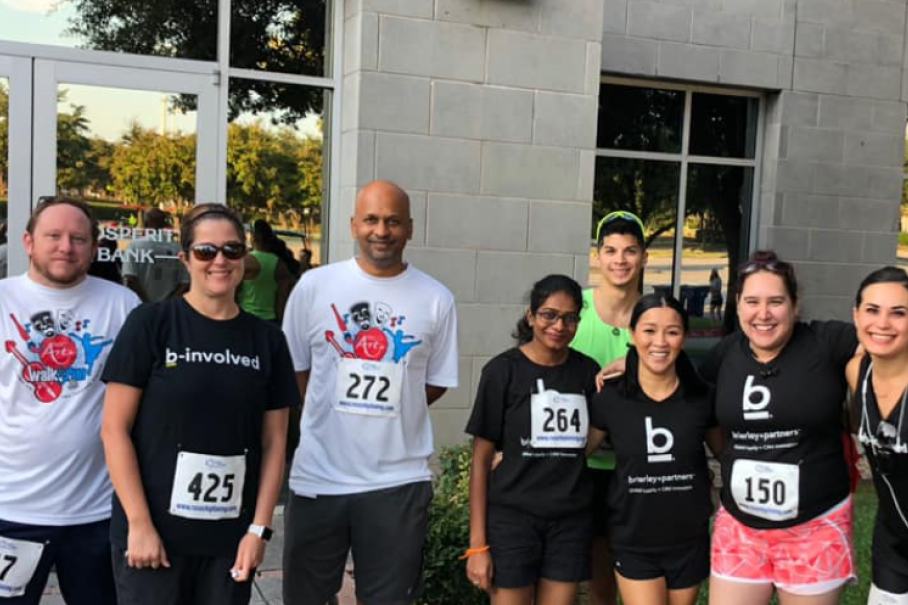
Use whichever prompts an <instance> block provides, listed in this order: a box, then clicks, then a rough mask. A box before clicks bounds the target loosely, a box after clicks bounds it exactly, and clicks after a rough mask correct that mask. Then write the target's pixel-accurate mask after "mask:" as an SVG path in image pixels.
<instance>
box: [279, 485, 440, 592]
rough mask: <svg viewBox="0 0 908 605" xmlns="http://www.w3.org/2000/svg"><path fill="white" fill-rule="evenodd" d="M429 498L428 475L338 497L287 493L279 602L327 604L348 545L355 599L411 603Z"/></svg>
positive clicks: (338, 584)
mask: <svg viewBox="0 0 908 605" xmlns="http://www.w3.org/2000/svg"><path fill="white" fill-rule="evenodd" d="M431 501H432V484H431V482H429V481H421V482H418V483H409V484H407V485H401V486H398V487H392V488H388V489H383V490H378V491H374V492H364V493H360V494H346V495H342V496H319V497H317V498H304V497H302V496H297V495H295V494H292V495H291V496H290V501H289V503H288V505H287V510H286V513H285V517H284V530H285V537H284V603H286V605H324V604H325V603H326V602H328V601H329V599H330V598H331V597H333V596H334V595H335V594H337V592H338V591H340V588H341V583H342V581H343V573H344V565H345V563H346V561H347V552H348V551H349V550H351V549H352V550H353V561H354V564H355V566H356V598H357V599H358V600H360V601H363V602H364V603H367V605H408V604H409V603H412V602H414V601H415V600H416V599H417V598H418V597H419V594H420V592H421V591H422V563H423V546H424V544H425V538H426V528H427V526H428V521H429V504H430V503H431Z"/></svg>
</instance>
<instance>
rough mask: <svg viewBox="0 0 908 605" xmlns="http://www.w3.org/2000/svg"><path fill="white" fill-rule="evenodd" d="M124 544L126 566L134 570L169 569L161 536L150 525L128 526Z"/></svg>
mask: <svg viewBox="0 0 908 605" xmlns="http://www.w3.org/2000/svg"><path fill="white" fill-rule="evenodd" d="M126 544H127V546H126V553H125V556H126V564H127V565H128V566H130V567H135V568H136V569H144V568H146V567H150V568H152V569H157V568H158V567H170V561H169V560H168V559H167V551H165V550H164V543H163V542H161V536H159V535H158V531H157V530H156V529H155V528H154V525H152V524H151V523H140V524H137V525H132V524H130V526H129V537H128V538H127V541H126Z"/></svg>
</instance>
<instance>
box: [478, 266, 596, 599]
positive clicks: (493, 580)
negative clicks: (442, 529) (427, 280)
mask: <svg viewBox="0 0 908 605" xmlns="http://www.w3.org/2000/svg"><path fill="white" fill-rule="evenodd" d="M582 304H583V295H582V292H581V289H580V285H579V284H578V283H577V282H575V281H574V280H573V279H571V278H569V277H566V276H564V275H549V276H548V277H545V278H543V279H542V280H540V281H538V282H537V283H536V284H534V286H533V290H532V292H531V294H530V305H529V308H527V310H526V313H525V314H524V316H523V317H522V318H521V319H520V321H519V322H518V324H517V332H516V333H515V337H516V338H517V342H518V346H517V347H515V348H513V349H509V350H507V351H505V352H504V353H501V354H500V355H498V356H497V357H495V358H493V359H492V360H491V361H489V363H487V364H486V366H485V367H484V368H483V371H482V378H481V379H480V383H479V389H478V392H477V395H476V403H475V405H474V407H473V414H472V416H471V417H470V421H469V424H468V425H467V432H468V433H470V434H471V435H473V464H472V469H471V474H470V545H469V549H468V550H467V552H466V553H465V557H466V558H467V559H468V562H467V577H468V578H469V579H470V580H471V581H472V582H473V583H474V584H475V585H476V586H478V587H480V588H482V589H483V590H486V591H488V592H489V594H490V596H491V599H492V603H493V604H494V605H531V604H535V605H571V604H572V603H573V601H574V597H575V595H576V593H577V587H578V584H579V583H580V582H582V581H584V580H587V579H589V576H590V564H589V553H590V543H591V540H592V524H591V518H590V510H589V509H590V500H591V498H592V486H591V484H590V482H589V480H588V477H587V476H586V471H585V467H586V455H585V447H586V442H587V433H588V429H589V407H588V406H589V401H590V398H591V397H592V395H593V394H594V393H595V390H596V387H595V377H596V372H597V371H598V369H599V366H598V364H597V363H596V362H595V361H593V360H592V359H590V358H589V357H587V356H585V355H583V354H582V353H578V352H577V351H574V350H573V349H571V348H569V346H568V345H569V344H570V342H571V339H572V338H573V337H574V334H575V333H576V331H577V324H578V323H579V321H580V309H581V306H582ZM496 452H500V453H501V454H502V459H501V463H500V464H499V465H498V466H497V467H496V468H495V469H494V470H492V460H493V458H494V456H495V454H496Z"/></svg>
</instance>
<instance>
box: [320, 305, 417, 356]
mask: <svg viewBox="0 0 908 605" xmlns="http://www.w3.org/2000/svg"><path fill="white" fill-rule="evenodd" d="M331 311H333V313H334V319H335V321H336V322H337V327H338V332H337V333H335V332H334V330H325V340H327V341H328V343H329V344H330V345H331V346H333V347H334V350H335V351H337V354H338V355H340V356H341V357H345V358H348V359H368V360H369V361H387V362H391V363H400V361H401V360H402V359H403V358H404V357H406V355H407V353H409V352H410V350H411V349H413V348H414V347H417V346H419V345H421V344H422V341H421V340H417V339H416V336H414V335H413V334H407V332H406V329H405V328H404V327H403V324H404V323H405V322H406V320H407V317H406V316H405V315H395V314H394V311H393V309H392V308H391V307H390V305H387V304H385V303H382V302H377V303H375V304H374V305H370V304H369V303H368V302H357V303H354V304H352V305H350V308H349V310H348V312H347V313H344V314H343V315H341V313H340V312H339V311H338V310H337V306H336V305H334V304H332V305H331Z"/></svg>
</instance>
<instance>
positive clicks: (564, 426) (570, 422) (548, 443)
mask: <svg viewBox="0 0 908 605" xmlns="http://www.w3.org/2000/svg"><path fill="white" fill-rule="evenodd" d="M536 384H537V386H538V389H539V392H538V393H536V394H535V395H531V396H530V415H531V424H530V429H531V432H530V445H532V446H533V447H535V448H582V447H586V434H587V431H588V430H589V426H590V418H589V411H588V410H587V407H586V397H584V396H583V395H576V394H567V395H564V394H561V393H559V392H558V391H551V390H549V391H547V390H545V384H544V383H543V382H542V380H538V381H537V383H536Z"/></svg>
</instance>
